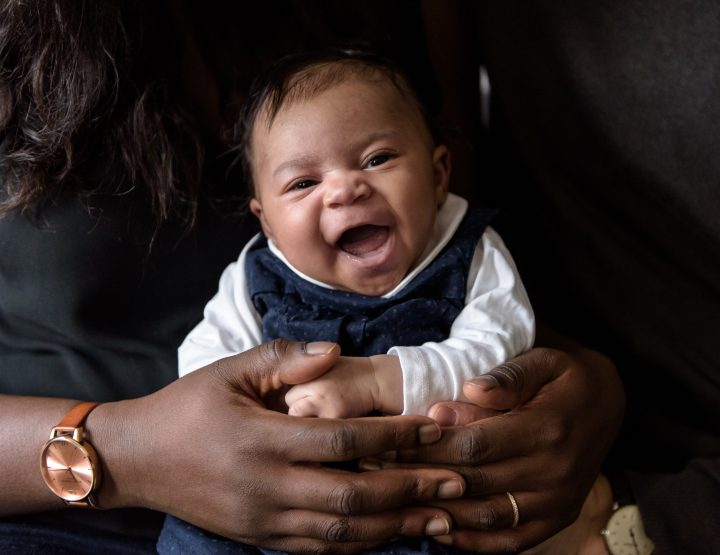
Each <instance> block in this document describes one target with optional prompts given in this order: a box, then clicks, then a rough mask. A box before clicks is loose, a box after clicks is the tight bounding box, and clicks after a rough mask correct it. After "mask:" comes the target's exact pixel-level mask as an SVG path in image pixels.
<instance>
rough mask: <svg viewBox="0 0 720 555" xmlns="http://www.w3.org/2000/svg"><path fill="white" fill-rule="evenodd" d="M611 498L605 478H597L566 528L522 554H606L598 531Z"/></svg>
mask: <svg viewBox="0 0 720 555" xmlns="http://www.w3.org/2000/svg"><path fill="white" fill-rule="evenodd" d="M612 507H613V495H612V490H611V489H610V483H609V482H608V480H607V478H605V476H602V475H600V476H598V478H597V480H595V483H594V484H593V487H592V489H591V490H590V493H589V494H588V496H587V498H586V499H585V503H583V506H582V509H581V510H580V515H579V516H578V517H577V519H576V520H575V522H573V523H572V524H570V525H569V526H568V527H567V528H564V529H562V530H560V532H558V533H557V534H555V535H554V536H552V537H551V538H549V539H547V540H545V541H544V542H542V543H541V544H540V545H538V546H536V547H533V548H532V549H528V550H527V551H523V552H522V555H556V554H557V553H575V554H576V555H608V550H607V547H606V546H605V540H604V539H603V537H602V535H601V534H600V531H601V530H602V529H603V528H604V527H605V525H606V524H607V522H608V519H609V518H610V515H611V514H612Z"/></svg>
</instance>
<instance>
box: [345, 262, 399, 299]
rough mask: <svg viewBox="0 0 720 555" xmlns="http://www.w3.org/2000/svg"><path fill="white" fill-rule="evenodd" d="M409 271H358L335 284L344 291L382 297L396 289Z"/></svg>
mask: <svg viewBox="0 0 720 555" xmlns="http://www.w3.org/2000/svg"><path fill="white" fill-rule="evenodd" d="M407 273H408V272H407V270H403V269H395V270H394V271H391V272H382V273H376V274H375V275H368V272H358V273H357V274H356V275H353V276H347V277H345V278H344V279H339V280H338V282H337V283H335V284H333V285H334V287H336V288H337V289H340V290H342V291H351V292H353V293H359V294H361V295H366V296H368V297H381V296H383V295H386V294H388V293H390V292H391V291H392V290H393V289H395V288H396V287H397V286H398V285H399V284H400V282H401V281H402V280H403V278H404V277H405V276H406V275H407Z"/></svg>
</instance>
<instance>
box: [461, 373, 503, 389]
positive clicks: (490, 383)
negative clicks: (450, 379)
mask: <svg viewBox="0 0 720 555" xmlns="http://www.w3.org/2000/svg"><path fill="white" fill-rule="evenodd" d="M468 384H470V385H471V386H473V387H480V388H482V389H483V390H484V391H490V390H491V389H495V388H496V387H498V386H499V385H500V382H499V381H498V380H497V378H496V377H495V376H493V375H491V374H485V375H483V376H478V377H477V378H473V379H472V380H470V381H469V382H468Z"/></svg>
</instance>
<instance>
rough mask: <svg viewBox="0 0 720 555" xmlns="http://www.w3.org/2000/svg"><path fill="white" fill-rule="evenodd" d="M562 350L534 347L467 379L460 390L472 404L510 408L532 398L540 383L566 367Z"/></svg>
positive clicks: (543, 382) (494, 407) (546, 381)
mask: <svg viewBox="0 0 720 555" xmlns="http://www.w3.org/2000/svg"><path fill="white" fill-rule="evenodd" d="M566 359H567V356H566V355H565V353H563V352H562V351H557V350H555V349H547V348H535V349H530V350H529V351H527V352H525V353H523V354H522V355H520V356H517V357H515V358H513V359H510V360H508V361H507V362H504V363H503V364H500V365H499V366H496V367H495V368H493V369H492V370H490V371H489V372H487V373H486V374H483V375H482V376H478V377H477V378H474V379H472V380H468V381H467V382H465V384H464V385H463V393H464V394H465V395H466V396H467V398H468V399H469V400H470V401H471V402H472V403H473V404H475V405H476V406H479V407H483V408H486V409H494V410H510V409H513V408H515V407H517V406H519V405H521V404H523V403H525V402H526V401H528V400H529V399H531V398H533V397H534V396H535V395H537V393H538V392H539V391H540V389H542V387H543V386H544V385H545V384H547V383H549V382H551V381H553V380H555V379H556V378H558V377H559V376H560V375H561V374H562V373H563V372H564V371H565V369H566V367H567V364H568V363H567V360H566Z"/></svg>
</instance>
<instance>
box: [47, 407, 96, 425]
mask: <svg viewBox="0 0 720 555" xmlns="http://www.w3.org/2000/svg"><path fill="white" fill-rule="evenodd" d="M99 404H100V403H93V402H85V403H80V404H78V405H75V406H74V407H73V408H72V409H71V410H70V412H68V413H67V414H66V415H65V418H63V419H62V420H61V421H60V423H59V424H58V425H57V426H55V427H56V428H77V427H79V426H80V425H81V424H82V423H83V422H84V421H85V419H86V418H87V416H88V414H90V411H92V410H93V409H94V408H95V407H97V406H98V405H99Z"/></svg>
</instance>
